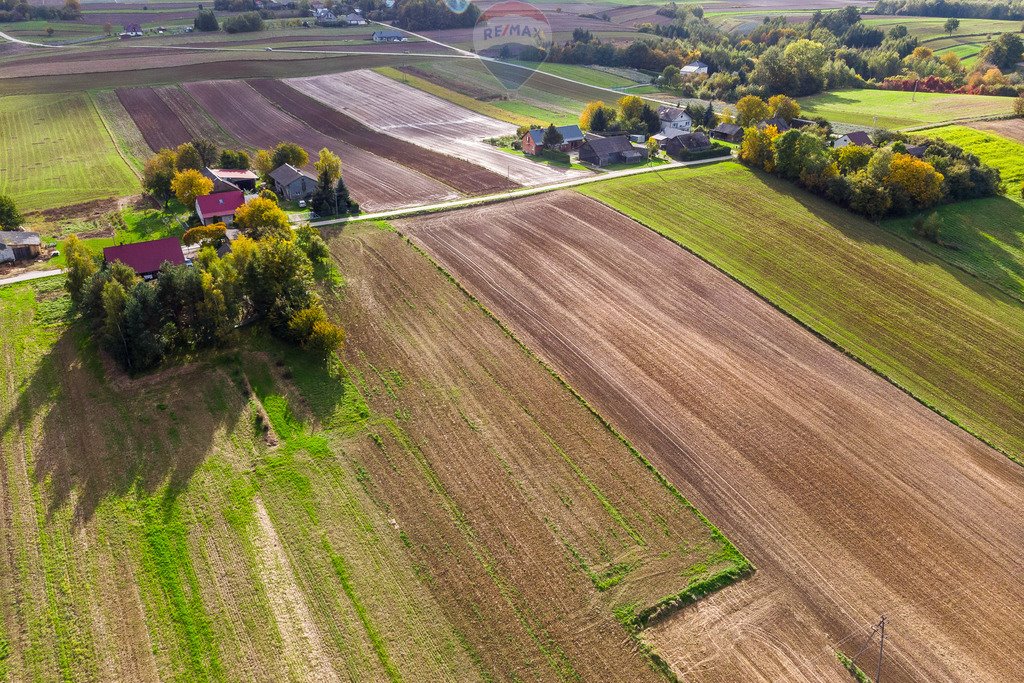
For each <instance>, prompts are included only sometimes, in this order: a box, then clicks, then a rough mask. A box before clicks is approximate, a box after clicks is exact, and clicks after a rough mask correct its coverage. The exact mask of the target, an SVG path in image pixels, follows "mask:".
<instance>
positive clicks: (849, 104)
mask: <svg viewBox="0 0 1024 683" xmlns="http://www.w3.org/2000/svg"><path fill="white" fill-rule="evenodd" d="M1012 106H1013V98H1011V97H995V96H989V95H945V94H942V93H916V94H915V93H910V92H898V91H891V90H837V91H834V92H827V93H821V94H819V95H811V96H810V97H802V98H800V107H801V109H802V110H803V112H804V113H805V114H808V115H811V116H824V117H825V118H826V119H828V120H829V121H832V122H836V123H849V124H852V125H856V126H862V127H864V128H909V127H912V126H922V125H926V124H930V123H945V122H947V121H957V120H963V119H971V118H980V117H983V116H999V115H1005V114H1009V113H1010V111H1011V108H1012Z"/></svg>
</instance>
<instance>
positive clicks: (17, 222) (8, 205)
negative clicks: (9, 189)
mask: <svg viewBox="0 0 1024 683" xmlns="http://www.w3.org/2000/svg"><path fill="white" fill-rule="evenodd" d="M24 220H25V219H24V218H23V217H22V215H21V212H20V211H18V207H17V205H16V204H15V203H14V199H12V198H11V197H10V196H9V195H6V194H0V230H17V229H18V228H19V227H20V226H21V224H22V222H23V221H24Z"/></svg>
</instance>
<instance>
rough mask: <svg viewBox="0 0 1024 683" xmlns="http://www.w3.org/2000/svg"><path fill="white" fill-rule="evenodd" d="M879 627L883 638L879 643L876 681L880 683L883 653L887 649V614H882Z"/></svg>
mask: <svg viewBox="0 0 1024 683" xmlns="http://www.w3.org/2000/svg"><path fill="white" fill-rule="evenodd" d="M878 628H879V629H880V630H881V632H882V640H881V642H879V643H878V668H877V669H876V670H875V683H880V682H881V680H882V653H883V652H884V651H885V615H884V614H883V615H882V619H881V621H879V622H878Z"/></svg>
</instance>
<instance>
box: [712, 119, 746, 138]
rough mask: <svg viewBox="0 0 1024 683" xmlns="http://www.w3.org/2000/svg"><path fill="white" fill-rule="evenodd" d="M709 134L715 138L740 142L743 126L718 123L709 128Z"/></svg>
mask: <svg viewBox="0 0 1024 683" xmlns="http://www.w3.org/2000/svg"><path fill="white" fill-rule="evenodd" d="M710 135H711V137H713V138H715V139H716V140H725V141H726V142H740V141H742V140H743V126H738V125H736V124H735V123H720V124H718V125H717V126H715V127H714V128H713V129H712V130H711V132H710Z"/></svg>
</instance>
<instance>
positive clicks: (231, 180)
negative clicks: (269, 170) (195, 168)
mask: <svg viewBox="0 0 1024 683" xmlns="http://www.w3.org/2000/svg"><path fill="white" fill-rule="evenodd" d="M203 175H204V176H206V177H207V178H209V179H210V180H212V181H213V182H214V186H215V187H214V190H213V191H214V192H223V191H227V190H219V189H217V187H216V184H217V182H218V181H219V182H221V183H223V184H230V185H231V187H230V188H227V189H235V190H245V191H246V192H255V191H256V181H257V180H259V178H260V177H259V176H258V175H256V173H255V172H254V171H250V170H248V169H245V170H241V169H236V168H206V169H204V170H203Z"/></svg>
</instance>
